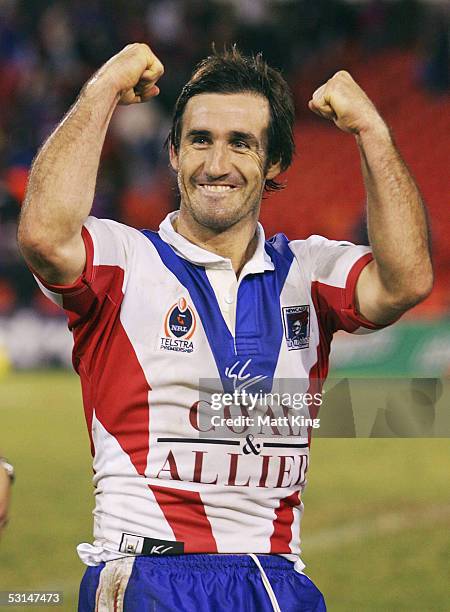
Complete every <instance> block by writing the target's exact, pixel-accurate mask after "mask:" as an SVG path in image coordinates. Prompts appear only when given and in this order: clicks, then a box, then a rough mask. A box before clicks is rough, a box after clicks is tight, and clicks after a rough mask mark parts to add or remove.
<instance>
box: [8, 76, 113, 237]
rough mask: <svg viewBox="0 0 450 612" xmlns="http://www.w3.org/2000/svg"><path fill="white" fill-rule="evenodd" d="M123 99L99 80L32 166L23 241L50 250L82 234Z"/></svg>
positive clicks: (85, 91) (21, 233) (88, 87)
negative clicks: (106, 142) (103, 154)
mask: <svg viewBox="0 0 450 612" xmlns="http://www.w3.org/2000/svg"><path fill="white" fill-rule="evenodd" d="M118 99H119V96H118V95H116V94H115V93H114V91H113V90H112V88H110V87H108V85H106V84H104V83H101V82H98V81H96V80H95V79H94V80H93V81H90V82H89V83H88V84H87V85H86V86H85V88H84V89H83V91H82V92H81V94H80V96H79V97H78V99H77V101H76V102H75V104H74V105H73V107H72V108H71V109H70V111H69V112H68V113H67V115H66V116H65V118H64V119H63V121H62V122H61V123H60V125H59V126H58V127H57V128H56V130H55V131H54V132H53V134H52V135H51V136H50V137H49V139H48V140H47V142H46V143H45V144H44V146H43V147H42V149H41V150H40V152H39V154H38V155H37V157H36V159H35V161H34V163H33V167H32V170H31V174H30V179H29V184H28V189H27V195H26V200H25V203H24V206H23V209H22V216H21V223H20V229H19V239H20V237H22V238H25V240H24V242H25V243H26V242H27V240H28V241H30V242H31V244H33V243H35V244H36V245H41V244H45V245H46V247H47V248H48V249H51V248H58V247H59V245H64V244H67V243H68V242H70V240H71V239H72V238H73V237H74V236H76V235H79V234H80V231H81V226H82V224H83V222H84V220H85V219H86V217H87V216H88V215H89V212H90V210H91V206H92V201H93V197H94V191H95V182H96V177H97V171H98V166H99V160H100V154H101V150H102V146H103V142H104V139H105V134H106V131H107V128H108V124H109V121H110V119H111V115H112V113H113V111H114V108H115V106H116V104H117V102H118ZM26 237H28V239H26Z"/></svg>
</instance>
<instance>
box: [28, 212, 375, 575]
mask: <svg viewBox="0 0 450 612" xmlns="http://www.w3.org/2000/svg"><path fill="white" fill-rule="evenodd" d="M176 214H177V213H171V214H170V215H168V217H166V219H165V220H164V221H163V222H162V224H161V226H160V229H159V232H158V233H156V232H150V231H138V230H136V229H134V228H131V227H128V226H126V225H123V224H120V223H117V222H115V221H111V220H106V219H96V218H94V217H89V218H88V220H87V221H86V224H85V226H84V227H83V239H84V242H85V246H86V253H87V263H86V268H85V271H84V273H83V275H82V276H81V277H80V278H79V279H78V280H77V281H76V282H75V283H74V284H73V285H71V286H56V285H49V284H47V283H44V282H43V281H38V282H39V285H40V286H41V289H42V290H43V291H44V293H45V294H46V295H47V296H48V297H50V299H52V300H53V301H55V302H56V303H58V304H60V305H61V306H62V307H63V308H64V310H65V311H66V313H67V316H68V321H69V328H70V329H71V331H72V333H73V337H74V348H73V365H74V367H75V370H76V371H77V373H78V374H79V376H80V379H81V384H82V391H83V402H84V409H85V416H86V422H87V426H88V431H89V435H90V440H91V448H92V454H93V468H94V478H93V482H94V487H95V510H94V538H95V541H94V544H93V545H90V544H80V546H79V547H78V552H79V555H80V557H81V559H82V560H83V561H84V562H85V563H87V564H88V565H95V564H98V563H100V562H101V561H106V560H110V559H113V558H117V557H119V556H124V555H126V554H139V553H143V554H148V553H149V552H150V553H151V552H153V553H156V554H158V553H159V554H170V553H171V552H172V553H180V552H184V553H195V552H212V553H214V552H219V553H247V552H252V553H280V554H296V555H297V554H299V553H300V519H301V515H302V511H303V503H302V500H301V493H302V490H303V488H304V486H305V482H306V470H307V467H308V459H309V440H308V432H307V430H305V429H302V430H301V431H300V430H299V431H298V432H297V433H295V432H294V433H295V435H293V431H292V430H289V431H288V432H287V434H286V435H284V434H283V435H282V436H281V437H278V438H277V439H276V444H273V441H274V436H270V435H266V434H267V432H262V431H261V436H260V438H258V436H251V437H246V436H245V435H243V436H242V437H240V438H235V437H234V438H227V436H224V435H223V432H222V433H221V435H220V436H217V437H216V438H217V439H219V442H217V440H216V443H214V442H212V441H211V440H214V439H215V437H214V436H215V428H214V427H213V426H212V425H211V423H210V424H209V425H208V424H206V425H205V422H201V419H200V418H199V405H200V403H199V379H200V378H202V379H203V378H204V379H216V380H218V381H220V384H221V385H222V386H223V390H225V391H229V392H231V391H233V389H236V388H237V387H236V385H237V386H238V387H239V385H244V386H245V385H247V386H248V384H250V385H251V384H252V381H259V382H261V381H264V388H265V389H266V390H267V389H268V390H270V389H271V386H272V384H273V382H274V381H275V380H278V379H298V381H299V383H298V384H299V387H298V388H299V389H301V390H303V391H304V392H307V391H312V390H314V389H316V388H318V385H320V380H323V379H324V378H325V377H326V375H327V370H328V354H329V350H330V342H331V338H332V335H333V333H334V332H335V331H336V330H338V329H343V330H346V331H348V332H357V333H361V332H364V331H371V330H374V329H377V328H378V327H379V326H377V325H374V324H372V323H370V322H368V321H367V320H365V319H364V318H363V317H362V316H361V315H359V314H358V313H357V312H356V309H355V297H354V294H355V285H356V282H357V279H358V276H359V273H360V272H361V270H362V269H363V267H364V266H365V265H366V264H367V263H368V262H369V261H371V259H372V256H371V254H370V249H369V248H368V247H364V246H355V245H353V244H351V243H349V242H337V241H331V240H327V239H326V238H323V237H321V236H311V237H309V238H308V239H306V240H295V241H289V240H288V239H287V238H286V237H285V236H284V235H283V234H277V235H276V236H275V237H274V238H272V239H270V240H267V241H266V240H265V237H264V231H263V228H262V227H261V225H258V230H257V232H258V243H257V248H256V251H255V253H254V255H253V257H252V258H251V259H250V260H249V261H248V262H247V263H246V264H245V266H244V268H243V270H242V272H241V274H240V277H239V279H238V280H237V279H236V275H235V273H234V271H233V268H232V265H231V262H230V260H229V259H225V258H223V257H220V256H219V255H216V254H213V253H211V252H209V251H206V250H204V249H202V248H200V247H198V246H196V245H194V244H192V243H190V242H188V241H187V240H186V239H185V238H183V237H182V236H181V235H179V234H177V233H176V232H175V231H174V229H173V227H172V223H171V219H172V218H173V216H174V215H176ZM248 388H250V387H248ZM310 410H312V409H310ZM314 411H315V408H314ZM244 429H245V428H244ZM272 433H276V432H274V430H273V428H272ZM279 433H280V432H278V434H279ZM284 433H286V432H284ZM270 440H271V441H272V443H271V442H270Z"/></svg>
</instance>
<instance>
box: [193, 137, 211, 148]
mask: <svg viewBox="0 0 450 612" xmlns="http://www.w3.org/2000/svg"><path fill="white" fill-rule="evenodd" d="M192 144H195V145H200V146H202V145H207V144H209V138H208V137H207V136H194V137H193V138H192Z"/></svg>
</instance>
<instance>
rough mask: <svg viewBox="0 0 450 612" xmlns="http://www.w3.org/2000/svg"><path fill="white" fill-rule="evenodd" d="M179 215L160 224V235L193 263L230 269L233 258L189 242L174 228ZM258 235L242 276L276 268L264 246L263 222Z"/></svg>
mask: <svg viewBox="0 0 450 612" xmlns="http://www.w3.org/2000/svg"><path fill="white" fill-rule="evenodd" d="M177 215H178V211H175V212H171V213H169V214H168V215H167V217H166V218H165V219H164V220H163V221H162V222H161V225H160V226H159V235H160V236H161V238H162V239H163V240H164V242H167V244H170V246H171V247H172V248H173V249H174V251H175V252H176V253H177V254H178V255H180V256H181V257H183V258H184V259H187V260H188V261H190V262H191V263H193V264H196V265H200V266H204V267H205V268H210V269H214V268H215V269H221V270H229V269H232V268H233V266H232V263H231V260H230V259H228V258H227V257H221V256H220V255H217V254H216V253H211V251H207V250H206V249H202V248H201V247H199V246H197V245H196V244H193V243H192V242H189V240H187V239H186V238H184V236H182V235H181V234H178V233H177V232H176V231H175V230H174V228H173V225H172V222H173V221H174V220H175V219H176V217H177ZM256 235H257V238H258V242H257V245H256V249H255V252H254V254H253V256H252V257H251V259H249V261H247V263H246V264H245V266H244V267H243V269H242V272H241V274H240V276H242V273H245V274H247V273H248V274H250V273H251V274H256V273H258V272H264V271H265V270H274V269H275V266H274V265H273V263H272V260H271V259H270V257H269V255H268V254H267V253H266V250H265V248H264V245H265V242H266V237H265V234H264V229H263V227H262V225H261V223H258V225H257V227H256Z"/></svg>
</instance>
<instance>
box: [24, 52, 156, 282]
mask: <svg viewBox="0 0 450 612" xmlns="http://www.w3.org/2000/svg"><path fill="white" fill-rule="evenodd" d="M162 74H163V66H162V64H161V62H160V61H159V60H158V58H157V57H156V56H155V55H154V54H153V53H152V51H151V50H150V48H149V47H148V46H147V45H145V44H139V43H135V44H132V45H128V46H127V47H125V48H124V49H123V50H122V51H121V52H120V53H118V54H117V55H115V56H114V57H112V58H111V59H110V60H109V61H108V62H107V63H106V64H104V65H103V66H102V67H101V68H100V70H98V72H96V73H95V75H94V76H93V77H92V78H91V79H90V80H89V81H88V82H87V83H86V85H85V86H84V87H83V90H82V91H81V93H80V95H79V97H78V99H77V101H76V102H75V104H74V105H73V107H72V108H71V109H70V111H69V112H68V113H67V115H66V116H65V117H64V119H63V120H62V122H61V123H60V125H59V126H58V127H57V128H56V130H55V131H54V132H53V133H52V135H51V136H50V137H49V138H48V140H47V141H46V143H45V144H44V146H43V147H42V149H41V150H40V152H39V153H38V155H37V157H36V159H35V161H34V163H33V166H32V169H31V173H30V178H29V182H28V187H27V193H26V197H25V202H24V204H23V207H22V212H21V217H20V223H19V231H18V241H19V246H20V248H21V250H22V253H23V255H24V257H25V259H26V261H27V262H28V264H29V265H30V267H31V268H32V269H33V270H34V271H35V272H36V273H37V274H38V275H39V276H40V277H41V278H43V279H44V280H45V281H47V282H49V283H52V284H57V285H70V284H71V283H73V282H74V281H75V280H76V279H77V278H78V277H79V276H80V274H81V273H82V272H83V269H84V267H85V263H86V253H85V248H84V243H83V239H82V237H81V228H82V226H83V223H84V222H85V220H86V218H87V217H88V215H89V213H90V210H91V207H92V201H93V198H94V191H95V183H96V178H97V171H98V166H99V161H100V154H101V150H102V147H103V142H104V139H105V135H106V131H107V129H108V125H109V122H110V120H111V116H112V114H113V112H114V109H115V107H116V106H117V104H118V103H122V104H134V103H139V102H145V101H147V100H149V99H150V98H152V97H154V96H156V95H158V93H159V89H158V87H157V86H156V85H155V83H156V82H157V80H158V79H159V78H160V77H161V75H162Z"/></svg>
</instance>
